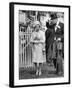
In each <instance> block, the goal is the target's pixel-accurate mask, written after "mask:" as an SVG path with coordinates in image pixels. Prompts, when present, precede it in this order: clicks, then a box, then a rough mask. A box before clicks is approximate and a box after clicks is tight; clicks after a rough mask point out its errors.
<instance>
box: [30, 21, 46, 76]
mask: <svg viewBox="0 0 72 90" xmlns="http://www.w3.org/2000/svg"><path fill="white" fill-rule="evenodd" d="M31 43H32V55H33V58H32V62H33V63H34V64H35V67H36V75H41V66H42V63H44V62H45V59H44V56H43V46H44V43H45V35H44V32H43V31H42V30H40V22H39V21H36V22H35V31H34V32H33V33H32V36H31Z"/></svg>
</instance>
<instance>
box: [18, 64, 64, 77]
mask: <svg viewBox="0 0 72 90" xmlns="http://www.w3.org/2000/svg"><path fill="white" fill-rule="evenodd" d="M53 77H63V75H57V74H56V71H55V69H54V67H53V66H49V65H46V64H45V65H44V66H43V67H42V75H41V76H36V75H35V68H27V69H24V68H20V70H19V79H31V78H53Z"/></svg>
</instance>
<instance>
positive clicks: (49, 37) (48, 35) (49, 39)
mask: <svg viewBox="0 0 72 90" xmlns="http://www.w3.org/2000/svg"><path fill="white" fill-rule="evenodd" d="M46 26H47V28H48V29H47V30H46V32H45V37H46V39H45V40H46V41H45V44H46V46H45V48H46V61H47V62H48V50H49V47H50V45H51V44H52V43H53V41H54V35H55V31H54V26H55V24H53V25H49V23H46Z"/></svg>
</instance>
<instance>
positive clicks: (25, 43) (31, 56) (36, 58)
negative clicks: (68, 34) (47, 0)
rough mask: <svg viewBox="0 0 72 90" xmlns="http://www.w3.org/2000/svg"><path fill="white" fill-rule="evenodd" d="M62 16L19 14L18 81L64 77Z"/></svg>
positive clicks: (51, 13)
mask: <svg viewBox="0 0 72 90" xmlns="http://www.w3.org/2000/svg"><path fill="white" fill-rule="evenodd" d="M63 67H64V13H63V12H44V11H23V10H19V79H31V78H51V77H63V76H64V71H63V70H64V68H63Z"/></svg>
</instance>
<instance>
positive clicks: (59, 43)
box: [56, 38, 63, 75]
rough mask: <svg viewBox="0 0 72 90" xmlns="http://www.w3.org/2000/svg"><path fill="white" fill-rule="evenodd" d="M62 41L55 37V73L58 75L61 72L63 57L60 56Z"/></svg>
mask: <svg viewBox="0 0 72 90" xmlns="http://www.w3.org/2000/svg"><path fill="white" fill-rule="evenodd" d="M62 46H63V45H62V42H61V38H58V39H57V69H56V73H57V74H58V75H61V74H63V57H62Z"/></svg>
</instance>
